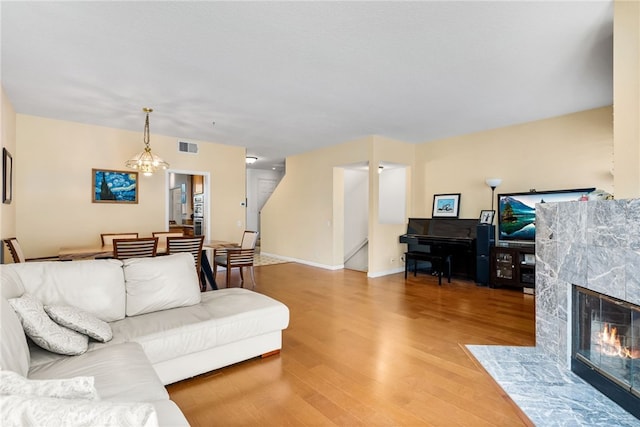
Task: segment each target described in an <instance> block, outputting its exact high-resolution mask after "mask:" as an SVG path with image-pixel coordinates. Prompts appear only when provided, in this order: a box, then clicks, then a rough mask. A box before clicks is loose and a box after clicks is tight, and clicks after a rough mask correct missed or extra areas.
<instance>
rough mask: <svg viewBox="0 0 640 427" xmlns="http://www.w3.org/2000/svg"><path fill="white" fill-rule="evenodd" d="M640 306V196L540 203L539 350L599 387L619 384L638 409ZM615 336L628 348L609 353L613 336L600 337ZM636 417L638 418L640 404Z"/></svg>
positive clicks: (537, 336)
mask: <svg viewBox="0 0 640 427" xmlns="http://www.w3.org/2000/svg"><path fill="white" fill-rule="evenodd" d="M639 305H640V199H630V200H602V201H588V202H565V203H547V204H540V205H538V206H537V208H536V347H538V348H540V349H542V350H543V352H544V353H545V354H546V355H548V356H549V357H550V358H552V359H553V360H555V361H556V362H557V363H559V364H560V365H562V366H565V367H566V368H567V369H571V368H572V367H573V368H574V372H576V373H577V374H579V375H580V376H582V377H583V378H584V376H588V377H591V376H597V377H599V378H597V380H596V384H598V385H596V388H599V389H601V387H602V386H601V383H604V384H605V385H604V388H605V389H617V391H616V392H615V393H621V394H622V396H623V397H624V398H623V399H622V402H624V401H625V399H626V397H629V398H630V399H631V402H632V405H631V406H632V407H634V408H638V407H640V404H639V402H640V400H638V398H639V397H640V359H638V352H640V344H639V342H640V341H639V340H640V314H639V313H640V312H639V311H638V306H639ZM574 327H575V328H574ZM614 331H615V332H614ZM613 334H615V335H616V336H617V338H618V339H619V340H622V341H624V343H621V344H622V346H623V347H625V349H621V350H620V351H621V352H623V353H622V354H625V353H624V352H625V351H626V352H629V353H626V354H625V355H624V356H614V355H610V354H609V353H613V350H612V349H613V348H614V347H616V344H615V338H614V340H613V343H612V344H611V343H604V342H602V339H605V338H606V339H611V336H612V335H613ZM596 374H597V375H596ZM603 378H604V379H603ZM589 381H590V380H589ZM612 385H615V387H613V386H612ZM601 391H602V389H601ZM615 393H614V394H615ZM605 394H607V393H605ZM609 397H611V396H609ZM634 399H635V400H634ZM614 400H616V399H614ZM619 404H621V403H619ZM621 406H623V407H625V406H624V405H622V404H621ZM625 409H627V408H626V407H625ZM627 411H629V409H627ZM629 412H631V411H629ZM633 415H635V416H636V417H638V418H640V409H636V410H635V413H633Z"/></svg>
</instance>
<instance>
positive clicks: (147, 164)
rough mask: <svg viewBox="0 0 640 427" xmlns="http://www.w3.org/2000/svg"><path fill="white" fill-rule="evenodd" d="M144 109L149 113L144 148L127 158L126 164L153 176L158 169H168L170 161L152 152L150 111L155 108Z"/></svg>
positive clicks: (146, 121) (145, 127) (145, 126)
mask: <svg viewBox="0 0 640 427" xmlns="http://www.w3.org/2000/svg"><path fill="white" fill-rule="evenodd" d="M142 111H144V112H145V113H146V115H147V117H146V119H145V121H144V150H143V151H141V152H139V153H138V154H136V155H135V156H133V157H132V158H130V159H129V160H127V161H126V162H125V163H124V164H125V166H126V167H128V168H131V169H136V170H139V171H140V172H142V174H143V175H144V176H151V175H153V173H154V172H156V171H157V170H158V169H167V168H168V167H169V163H167V162H165V161H164V160H162V159H161V158H160V157H158V156H156V155H155V154H153V153H152V152H151V146H150V145H149V113H151V112H153V109H152V108H148V107H145V108H143V109H142Z"/></svg>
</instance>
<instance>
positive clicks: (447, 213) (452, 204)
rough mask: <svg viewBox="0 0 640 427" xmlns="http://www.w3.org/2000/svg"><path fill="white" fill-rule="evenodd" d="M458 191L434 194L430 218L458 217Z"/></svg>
mask: <svg viewBox="0 0 640 427" xmlns="http://www.w3.org/2000/svg"><path fill="white" fill-rule="evenodd" d="M459 212H460V193H454V194H434V195H433V212H432V213H431V217H432V218H458V213H459Z"/></svg>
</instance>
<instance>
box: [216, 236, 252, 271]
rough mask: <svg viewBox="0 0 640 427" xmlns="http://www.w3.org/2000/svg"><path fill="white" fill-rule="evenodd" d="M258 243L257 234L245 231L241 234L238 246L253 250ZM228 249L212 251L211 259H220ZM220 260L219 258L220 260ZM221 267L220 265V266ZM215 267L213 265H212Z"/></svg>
mask: <svg viewBox="0 0 640 427" xmlns="http://www.w3.org/2000/svg"><path fill="white" fill-rule="evenodd" d="M257 242H258V232H257V231H250V230H245V231H244V232H243V233H242V240H241V241H240V245H238V247H239V248H241V249H255V247H256V243H257ZM227 249H228V248H216V249H214V250H213V259H216V258H220V257H223V256H226V253H227ZM220 259H221V258H220ZM220 265H222V264H220ZM214 267H215V264H214Z"/></svg>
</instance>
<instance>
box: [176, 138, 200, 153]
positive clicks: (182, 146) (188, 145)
mask: <svg viewBox="0 0 640 427" xmlns="http://www.w3.org/2000/svg"><path fill="white" fill-rule="evenodd" d="M178 151H180V152H181V153H192V154H198V144H195V143H193V142H184V141H178Z"/></svg>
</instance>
